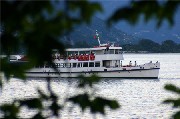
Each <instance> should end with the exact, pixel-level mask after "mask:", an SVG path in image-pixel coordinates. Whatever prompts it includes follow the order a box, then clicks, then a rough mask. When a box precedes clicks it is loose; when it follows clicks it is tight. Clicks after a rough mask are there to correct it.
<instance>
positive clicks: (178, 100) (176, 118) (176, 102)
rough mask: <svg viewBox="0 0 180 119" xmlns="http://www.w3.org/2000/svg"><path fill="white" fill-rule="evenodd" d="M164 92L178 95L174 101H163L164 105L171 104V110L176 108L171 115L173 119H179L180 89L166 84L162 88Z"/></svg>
mask: <svg viewBox="0 0 180 119" xmlns="http://www.w3.org/2000/svg"><path fill="white" fill-rule="evenodd" d="M164 88H165V89H166V90H168V91H171V92H173V93H175V94H177V95H178V98H176V99H172V98H171V99H166V100H165V101H164V103H165V104H169V103H171V104H173V108H178V111H177V112H176V113H175V114H174V115H173V118H174V119H180V88H179V87H177V86H175V85H173V84H166V86H165V87H164Z"/></svg>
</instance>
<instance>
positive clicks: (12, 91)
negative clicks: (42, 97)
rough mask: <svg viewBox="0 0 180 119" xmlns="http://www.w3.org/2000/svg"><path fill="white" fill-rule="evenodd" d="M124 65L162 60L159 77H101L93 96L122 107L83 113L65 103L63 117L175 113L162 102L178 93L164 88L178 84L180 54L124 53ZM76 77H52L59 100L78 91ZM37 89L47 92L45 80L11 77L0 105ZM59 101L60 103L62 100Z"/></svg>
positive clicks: (163, 117) (155, 118) (158, 117)
mask: <svg viewBox="0 0 180 119" xmlns="http://www.w3.org/2000/svg"><path fill="white" fill-rule="evenodd" d="M124 59H125V61H123V64H128V62H129V61H132V62H134V61H137V63H138V64H142V63H145V62H149V61H153V62H156V61H159V62H161V69H160V74H159V79H153V80H147V79H103V80H102V81H101V82H100V83H98V84H96V85H95V87H96V89H97V90H96V95H97V96H102V97H106V98H109V99H116V100H117V101H118V102H119V103H120V105H121V108H119V109H118V110H115V111H112V110H110V109H108V108H107V109H106V116H102V115H100V114H97V115H91V114H90V113H89V110H88V109H87V110H86V111H85V112H84V113H82V112H81V111H80V109H79V108H78V107H76V106H74V108H73V109H72V111H71V112H69V110H70V109H71V108H69V107H71V106H70V105H68V104H67V108H66V109H65V110H64V111H63V112H62V113H61V118H64V119H71V118H72V119H91V118H94V117H96V118H105V119H111V118H113V119H132V118H133V119H134V118H135V119H168V118H170V116H171V115H172V114H173V113H174V112H176V110H175V109H173V108H172V105H165V104H162V101H163V100H165V99H167V98H171V97H173V98H175V97H177V95H175V94H172V93H171V92H167V91H165V90H164V89H163V87H164V85H165V84H167V83H171V84H175V85H177V86H179V87H180V68H179V67H180V54H124ZM75 85H76V80H71V81H68V80H67V79H62V80H56V79H54V80H52V87H53V90H54V92H55V93H56V94H58V95H59V96H60V97H61V98H62V100H63V99H64V97H67V96H69V95H74V94H75V93H77V92H79V91H78V90H77V89H76V88H75ZM37 87H38V88H40V89H42V90H44V91H46V82H45V81H44V80H42V79H41V80H37V79H32V80H28V81H27V82H26V83H24V82H22V81H19V80H17V79H13V80H11V81H10V83H8V84H6V85H5V86H4V87H3V93H1V94H0V104H2V103H3V102H12V100H14V99H21V98H29V97H36V96H37V92H36V89H37ZM62 100H60V101H59V102H60V103H63V101H62ZM35 112H36V111H35V110H31V111H29V110H27V109H26V108H23V109H22V111H21V113H20V116H21V117H27V118H28V117H29V116H31V115H33V114H35Z"/></svg>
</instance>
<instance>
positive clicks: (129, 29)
mask: <svg viewBox="0 0 180 119" xmlns="http://www.w3.org/2000/svg"><path fill="white" fill-rule="evenodd" d="M98 2H100V3H101V5H102V7H103V9H104V12H103V13H98V14H97V16H98V17H99V18H101V19H104V20H106V19H107V18H108V17H110V16H111V15H112V13H113V12H114V11H115V10H117V9H118V8H120V7H124V6H127V5H128V4H129V3H130V0H112V1H110V0H98ZM174 23H175V24H174V26H172V27H171V26H170V25H169V24H168V22H167V21H164V22H163V24H162V26H161V27H160V28H159V29H157V28H156V22H155V20H154V19H152V20H150V21H149V22H148V23H145V22H144V21H143V20H142V19H140V21H139V22H138V23H137V24H136V25H134V26H132V25H130V24H129V23H128V22H126V21H120V22H117V23H116V24H115V26H116V28H118V29H120V30H122V31H124V32H126V33H128V34H135V33H138V32H148V31H151V32H154V33H156V34H157V33H158V34H161V35H162V34H178V35H179V36H180V7H179V8H178V9H177V11H176V13H175V17H174ZM179 42H180V38H179Z"/></svg>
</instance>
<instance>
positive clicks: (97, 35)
mask: <svg viewBox="0 0 180 119" xmlns="http://www.w3.org/2000/svg"><path fill="white" fill-rule="evenodd" d="M96 38H97V40H98V42H99V46H100V45H101V42H100V40H99V34H98V32H97V30H96Z"/></svg>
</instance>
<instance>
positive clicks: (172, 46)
mask: <svg viewBox="0 0 180 119" xmlns="http://www.w3.org/2000/svg"><path fill="white" fill-rule="evenodd" d="M177 49H178V48H177V44H176V43H175V42H174V41H172V40H166V41H163V42H162V45H161V51H162V52H170V53H171V52H177V51H178V50H177Z"/></svg>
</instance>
